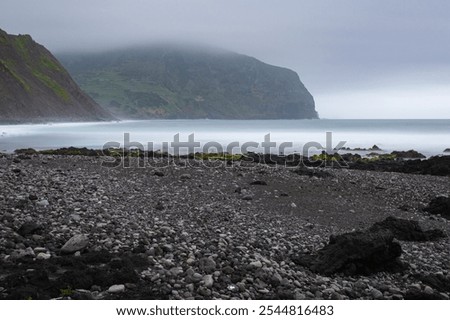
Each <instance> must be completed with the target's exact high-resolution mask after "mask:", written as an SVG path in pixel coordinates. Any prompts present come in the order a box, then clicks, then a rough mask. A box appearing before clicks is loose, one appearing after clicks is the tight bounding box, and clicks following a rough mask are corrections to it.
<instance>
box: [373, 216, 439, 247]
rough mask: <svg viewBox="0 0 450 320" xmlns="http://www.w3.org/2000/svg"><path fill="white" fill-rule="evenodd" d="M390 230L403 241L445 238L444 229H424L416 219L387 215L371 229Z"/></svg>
mask: <svg viewBox="0 0 450 320" xmlns="http://www.w3.org/2000/svg"><path fill="white" fill-rule="evenodd" d="M378 230H389V231H391V232H392V233H393V235H394V237H395V238H396V239H397V240H402V241H434V240H437V239H441V238H445V237H446V235H445V233H444V232H443V231H442V230H439V229H433V230H426V231H424V230H422V228H421V227H420V225H419V222H417V221H414V220H406V219H398V218H394V217H387V218H386V219H385V220H383V221H381V222H377V223H375V224H374V225H373V226H372V227H371V228H370V229H369V231H375V232H376V231H378Z"/></svg>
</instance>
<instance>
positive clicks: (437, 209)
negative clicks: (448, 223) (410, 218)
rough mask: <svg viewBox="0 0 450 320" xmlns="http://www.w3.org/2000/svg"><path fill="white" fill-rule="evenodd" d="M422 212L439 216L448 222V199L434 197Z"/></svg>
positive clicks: (449, 213) (449, 215)
mask: <svg viewBox="0 0 450 320" xmlns="http://www.w3.org/2000/svg"><path fill="white" fill-rule="evenodd" d="M424 210H425V211H428V212H429V213H431V214H440V215H441V216H442V217H443V218H446V219H449V220H450V198H447V197H436V198H434V199H433V200H431V202H430V203H429V205H428V206H427V207H426V208H425V209H424Z"/></svg>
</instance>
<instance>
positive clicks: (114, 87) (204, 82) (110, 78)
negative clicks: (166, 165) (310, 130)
mask: <svg viewBox="0 0 450 320" xmlns="http://www.w3.org/2000/svg"><path fill="white" fill-rule="evenodd" d="M59 58H60V60H61V61H62V63H63V64H64V65H65V66H66V67H67V69H68V70H69V71H70V72H71V74H72V75H73V76H74V79H75V80H76V81H77V82H78V84H79V85H80V86H81V87H82V88H83V89H84V90H85V91H86V92H88V93H89V94H90V95H91V96H92V97H93V98H94V99H95V100H96V101H97V102H98V103H99V104H101V105H103V106H105V107H108V108H109V110H111V111H113V112H115V113H116V114H117V115H119V116H121V117H124V118H139V119H142V118H210V119H302V118H317V112H316V111H315V107H314V99H313V97H312V95H311V94H310V93H309V92H308V90H307V89H306V88H305V86H304V85H303V84H302V82H301V81H300V79H299V77H298V75H297V73H295V72H294V71H292V70H289V69H286V68H280V67H276V66H272V65H269V64H266V63H263V62H261V61H259V60H257V59H255V58H252V57H249V56H245V55H241V54H237V53H233V52H229V51H224V50H217V49H211V48H199V47H197V48H193V47H181V46H176V45H159V46H153V47H148V48H130V49H128V50H122V51H120V50H119V51H112V52H102V53H98V54H84V55H82V54H78V55H77V54H72V55H70V54H67V55H60V56H59Z"/></svg>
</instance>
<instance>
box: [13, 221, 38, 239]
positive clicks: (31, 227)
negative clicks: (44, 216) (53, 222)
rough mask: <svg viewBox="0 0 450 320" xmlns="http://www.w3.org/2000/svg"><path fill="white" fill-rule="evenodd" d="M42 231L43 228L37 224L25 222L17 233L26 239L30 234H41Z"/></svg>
mask: <svg viewBox="0 0 450 320" xmlns="http://www.w3.org/2000/svg"><path fill="white" fill-rule="evenodd" d="M41 230H42V226H41V225H39V224H37V223H35V222H25V223H24V224H22V225H21V226H20V228H19V230H17V233H18V234H20V235H21V236H22V237H26V236H28V235H30V234H36V233H39V232H40V231H41Z"/></svg>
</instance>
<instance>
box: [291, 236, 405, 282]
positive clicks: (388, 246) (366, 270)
mask: <svg viewBox="0 0 450 320" xmlns="http://www.w3.org/2000/svg"><path fill="white" fill-rule="evenodd" d="M393 240H394V235H393V234H392V232H390V231H389V230H378V231H371V232H351V233H345V234H342V235H337V236H331V237H330V242H329V244H328V245H326V246H325V247H324V248H322V249H321V250H319V251H318V252H317V253H316V254H314V255H297V256H294V257H292V260H293V261H294V262H295V263H297V264H300V265H303V266H307V267H308V268H309V269H310V270H311V271H313V272H316V273H321V274H326V275H330V274H333V273H340V272H342V273H344V274H347V275H354V274H371V273H375V272H379V271H390V270H399V269H401V268H402V267H403V266H402V264H401V263H400V262H399V260H398V258H399V257H400V255H401V253H402V249H401V246H400V244H398V243H397V242H394V241H393Z"/></svg>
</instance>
